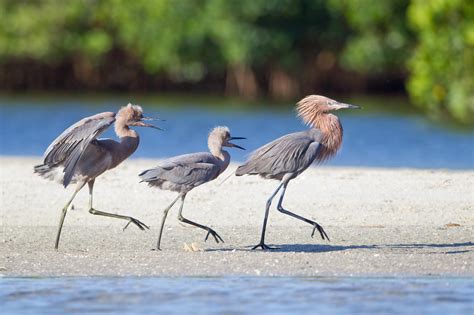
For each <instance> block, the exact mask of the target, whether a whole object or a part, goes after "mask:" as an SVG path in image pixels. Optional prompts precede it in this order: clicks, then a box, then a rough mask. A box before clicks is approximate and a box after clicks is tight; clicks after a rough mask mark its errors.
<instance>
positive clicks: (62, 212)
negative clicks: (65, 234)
mask: <svg viewBox="0 0 474 315" xmlns="http://www.w3.org/2000/svg"><path fill="white" fill-rule="evenodd" d="M82 187H84V185H82V186H78V187H77V188H76V191H74V194H72V197H71V199H69V201H68V202H67V203H66V205H65V206H64V208H63V209H62V211H61V217H60V218H59V226H58V233H57V234H56V242H55V243H54V249H56V250H57V249H58V246H59V238H60V237H61V230H62V229H63V223H64V218H65V217H66V213H67V209H68V208H69V205H70V204H71V202H72V201H73V200H74V197H76V195H77V193H78V192H79V190H81V188H82Z"/></svg>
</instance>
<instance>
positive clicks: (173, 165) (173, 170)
mask: <svg viewBox="0 0 474 315" xmlns="http://www.w3.org/2000/svg"><path fill="white" fill-rule="evenodd" d="M237 139H245V138H243V137H232V136H231V135H230V132H229V128H227V127H216V128H214V129H213V130H212V131H211V132H210V134H209V138H208V147H209V151H210V152H199V153H191V154H184V155H179V156H175V157H171V158H169V159H166V160H165V161H163V162H161V163H160V164H159V165H158V166H157V167H155V168H152V169H149V170H146V171H143V172H142V173H140V175H139V176H140V178H141V180H142V182H146V183H148V185H149V186H156V187H158V188H160V189H164V190H171V191H176V192H178V193H179V195H178V197H177V198H176V199H175V200H174V201H173V202H171V204H170V205H169V206H168V207H166V208H165V209H164V211H163V218H162V220H161V226H160V232H159V235H158V242H157V245H156V249H157V250H161V248H160V244H161V236H162V234H163V227H164V225H165V220H166V216H167V215H168V211H169V210H170V209H171V207H173V205H174V204H175V203H176V202H177V201H178V199H181V205H180V207H179V212H178V219H179V220H180V221H181V222H183V223H187V224H190V225H193V226H196V227H198V228H201V229H203V230H205V231H207V235H206V238H205V240H206V241H207V239H208V238H209V235H212V236H213V237H214V240H215V241H216V243H219V241H221V242H223V240H222V238H221V237H220V236H219V234H217V232H216V231H214V230H213V229H211V228H210V227H208V226H205V225H201V224H199V223H196V222H193V221H190V220H188V219H186V218H185V217H183V215H182V211H183V205H184V199H185V198H186V194H187V193H188V192H189V191H190V190H192V189H193V188H194V187H197V186H199V185H202V184H204V183H207V182H209V181H211V180H214V179H216V178H217V177H218V176H219V175H220V174H221V173H222V172H224V171H225V170H226V168H227V166H228V165H229V162H230V154H229V153H228V152H227V151H225V150H223V147H234V148H238V149H241V150H245V149H244V148H242V147H240V146H238V145H236V144H233V143H232V142H230V141H231V140H237Z"/></svg>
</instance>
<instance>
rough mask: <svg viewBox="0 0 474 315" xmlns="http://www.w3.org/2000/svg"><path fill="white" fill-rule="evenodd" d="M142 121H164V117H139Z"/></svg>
mask: <svg viewBox="0 0 474 315" xmlns="http://www.w3.org/2000/svg"><path fill="white" fill-rule="evenodd" d="M140 120H142V121H166V120H165V119H161V118H153V117H142V119H140Z"/></svg>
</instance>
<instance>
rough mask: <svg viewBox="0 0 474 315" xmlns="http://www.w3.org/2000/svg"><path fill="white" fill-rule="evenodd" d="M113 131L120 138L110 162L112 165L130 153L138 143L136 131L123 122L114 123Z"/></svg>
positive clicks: (138, 138) (115, 164) (118, 162)
mask: <svg viewBox="0 0 474 315" xmlns="http://www.w3.org/2000/svg"><path fill="white" fill-rule="evenodd" d="M115 133H116V134H117V136H118V137H119V138H120V143H119V145H118V146H117V148H116V152H115V153H116V154H114V156H113V161H112V162H113V163H112V164H113V165H114V167H115V166H117V165H118V164H120V163H121V162H122V161H123V160H125V159H127V158H128V157H129V156H130V155H132V154H133V152H135V150H136V149H137V148H138V144H139V143H140V137H139V136H138V133H137V132H136V131H135V130H133V129H130V128H129V127H128V126H127V125H126V124H124V123H120V122H119V123H118V124H117V123H115Z"/></svg>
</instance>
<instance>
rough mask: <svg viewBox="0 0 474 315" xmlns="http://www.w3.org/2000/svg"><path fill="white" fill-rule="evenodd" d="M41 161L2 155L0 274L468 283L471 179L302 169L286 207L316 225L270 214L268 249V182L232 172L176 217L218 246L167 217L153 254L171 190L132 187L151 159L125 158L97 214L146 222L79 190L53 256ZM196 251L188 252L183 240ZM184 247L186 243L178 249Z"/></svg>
mask: <svg viewBox="0 0 474 315" xmlns="http://www.w3.org/2000/svg"><path fill="white" fill-rule="evenodd" d="M40 160H41V159H40V158H39V157H38V158H31V157H28V158H26V157H1V158H0V163H1V164H0V165H1V169H0V175H1V225H2V229H1V238H0V240H1V243H0V252H1V257H2V260H1V261H0V274H2V275H4V276H88V275H107V276H116V275H118V276H128V275H138V276H155V275H156V276H222V275H279V276H280V275H281V276H393V275H395V276H421V275H432V276H473V275H474V267H473V263H472V261H473V258H474V254H473V253H474V240H473V226H474V211H473V210H474V193H473V191H474V171H449V170H414V169H373V168H332V167H322V168H311V169H309V170H307V171H306V172H305V173H303V174H302V175H301V176H300V177H298V178H297V179H296V180H294V181H292V182H291V184H290V185H289V188H288V190H287V194H286V198H285V203H284V206H285V207H286V208H287V209H289V210H292V211H294V212H296V213H298V214H300V215H303V216H306V217H307V218H310V219H313V220H315V221H317V222H319V223H320V224H321V225H323V226H324V228H325V230H326V232H327V233H328V235H329V237H330V238H331V241H330V242H327V241H323V240H322V239H321V238H320V237H319V236H318V235H316V234H315V237H314V238H311V236H310V235H311V231H312V228H311V226H309V225H307V224H305V223H303V222H301V221H298V220H295V219H294V218H291V217H288V216H285V215H283V214H281V213H279V212H278V211H277V210H276V209H275V208H274V207H272V209H271V211H270V218H269V224H268V228H267V238H266V241H267V243H268V244H269V245H275V246H278V247H279V249H277V250H274V251H252V250H250V248H251V247H252V246H253V245H255V244H256V243H258V240H259V237H260V229H261V224H262V219H263V214H264V205H265V202H266V199H267V197H268V196H269V195H270V194H271V192H272V191H273V190H274V189H275V188H276V186H277V182H276V181H270V180H262V179H260V178H258V177H255V176H252V177H238V178H237V177H231V178H229V179H228V180H227V181H226V182H224V183H221V182H222V179H224V178H225V177H226V176H227V175H228V174H230V173H231V172H232V171H233V170H234V169H235V167H236V165H235V164H231V166H230V167H229V169H228V170H227V171H226V172H225V173H224V174H223V175H222V176H221V178H219V179H217V180H216V181H214V182H211V183H209V184H207V185H203V186H201V187H198V188H196V189H195V190H193V191H192V192H191V193H189V194H188V197H187V200H186V204H185V208H184V212H183V214H184V216H185V217H187V218H188V219H190V220H193V221H196V222H199V223H201V224H205V225H209V226H211V227H212V228H213V229H215V230H216V231H217V232H218V233H219V234H220V235H221V236H222V238H223V239H224V240H225V243H224V244H216V243H215V242H214V240H213V239H209V240H208V241H207V242H204V237H205V234H206V233H205V232H204V231H202V230H199V229H196V228H193V227H190V226H187V225H183V224H181V223H180V222H179V221H178V220H177V210H178V209H177V207H176V208H174V209H172V210H171V211H170V213H169V216H168V220H167V224H166V227H165V232H164V236H163V240H162V249H163V250H162V251H154V250H152V249H153V247H154V246H155V243H156V239H157V234H158V226H159V223H160V220H161V214H162V210H163V208H165V207H166V206H167V205H168V204H169V203H170V202H171V201H172V200H173V199H174V198H175V197H176V193H172V192H166V191H160V190H158V189H153V188H149V187H147V186H146V185H145V184H143V183H141V184H140V183H139V180H138V177H137V174H138V173H139V172H140V171H142V170H144V169H146V168H149V167H153V166H154V165H155V164H156V163H157V161H156V160H139V159H134V160H129V161H126V162H125V163H124V164H122V165H120V166H119V167H118V168H116V169H114V170H112V171H109V172H107V173H106V174H104V175H103V176H101V177H100V178H99V179H98V180H97V181H96V186H95V198H94V206H95V208H97V209H98V210H102V211H109V212H113V213H120V214H126V215H131V216H134V217H136V218H138V219H140V220H142V221H143V222H145V223H146V224H148V225H149V226H150V230H148V231H140V230H138V229H137V228H136V227H135V226H130V227H129V228H128V229H127V230H125V231H122V228H123V226H124V225H125V223H126V222H125V221H121V220H117V219H112V218H104V217H98V216H93V215H91V214H89V213H88V212H87V202H88V193H87V188H85V189H83V191H81V192H80V193H79V195H78V197H77V198H76V200H75V201H74V203H73V205H74V206H73V209H71V210H70V211H69V212H68V214H67V217H66V220H65V224H64V228H63V232H62V237H61V243H60V248H59V251H55V250H54V249H53V245H54V238H55V234H56V228H57V223H58V219H59V214H60V209H61V208H62V206H63V205H64V203H65V202H66V201H67V199H68V198H69V197H70V195H71V194H72V189H71V188H68V189H67V190H65V189H63V188H62V186H60V185H59V184H57V183H54V182H50V181H47V180H45V179H42V178H40V177H39V176H36V175H35V174H33V173H32V167H33V165H35V164H38V163H39V162H40ZM185 243H186V244H187V245H190V244H192V243H194V247H195V248H196V249H198V251H196V252H191V251H188V250H185V249H184V244H185ZM188 247H190V246H188Z"/></svg>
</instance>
